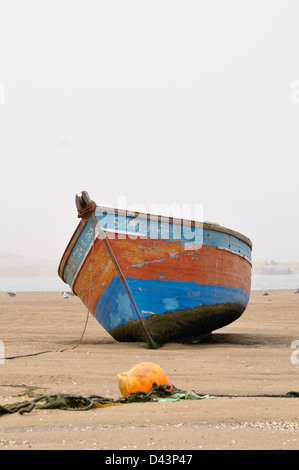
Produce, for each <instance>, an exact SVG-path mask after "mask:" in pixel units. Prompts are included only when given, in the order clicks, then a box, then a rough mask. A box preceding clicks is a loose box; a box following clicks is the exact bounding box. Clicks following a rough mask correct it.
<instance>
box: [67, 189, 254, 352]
mask: <svg viewBox="0 0 299 470" xmlns="http://www.w3.org/2000/svg"><path fill="white" fill-rule="evenodd" d="M81 194H82V195H81V197H78V196H76V204H77V209H78V216H79V217H81V218H82V220H81V221H80V223H79V225H78V227H77V229H76V231H75V233H74V234H73V236H72V238H71V240H70V242H69V244H68V246H67V248H66V250H65V252H64V254H63V257H62V259H61V262H60V265H59V271H58V272H59V276H60V277H61V279H62V280H63V281H64V282H65V283H67V284H68V285H69V286H70V287H71V289H72V291H73V292H74V294H76V295H77V296H78V297H79V298H80V299H81V300H82V301H83V303H84V304H85V305H86V306H87V307H88V308H89V310H90V312H91V313H92V314H93V315H94V317H95V318H96V319H97V320H98V322H99V323H100V324H101V325H102V327H103V328H105V330H107V331H108V332H109V333H110V335H111V336H112V337H113V338H115V339H116V340H118V341H147V342H148V343H149V345H150V346H151V347H155V346H156V345H161V344H163V343H165V342H169V341H188V340H189V339H191V338H192V339H193V340H194V338H197V337H201V336H202V335H206V334H209V333H210V332H212V331H214V330H217V329H219V328H221V327H224V326H225V325H228V324H229V323H231V322H233V321H235V320H236V319H237V318H239V317H240V316H241V315H242V313H243V312H244V310H245V308H246V306H247V304H248V301H249V295H250V287H251V249H252V244H251V241H250V240H249V239H248V238H246V237H245V236H243V235H241V234H240V233H237V232H235V231H232V230H229V229H227V228H224V227H221V226H219V225H217V224H213V223H207V222H204V223H201V222H194V221H191V222H190V221H187V220H183V219H173V218H167V217H163V216H154V215H151V214H146V213H137V212H130V211H125V210H118V209H111V208H105V207H100V206H97V205H96V204H95V203H94V202H93V201H91V200H90V198H89V196H88V194H87V193H86V192H85V191H83V192H82V193H81Z"/></svg>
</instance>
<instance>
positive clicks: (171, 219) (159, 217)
mask: <svg viewBox="0 0 299 470" xmlns="http://www.w3.org/2000/svg"><path fill="white" fill-rule="evenodd" d="M97 210H100V211H103V212H111V213H115V214H120V215H123V216H126V217H134V218H137V217H139V216H141V218H144V219H145V218H146V219H148V218H151V220H158V221H160V222H166V223H169V222H170V223H174V224H176V225H179V224H180V225H182V224H184V223H188V224H191V227H199V228H203V229H204V228H205V229H210V230H215V231H217V232H222V233H227V234H228V235H232V236H234V237H236V238H238V239H240V240H241V241H243V242H245V243H246V244H247V245H248V246H249V247H250V249H252V242H251V240H250V239H249V238H248V237H246V236H245V235H242V234H241V233H240V232H237V231H235V230H231V229H229V228H226V227H223V226H221V225H218V224H217V225H216V224H213V223H212V222H199V221H194V220H187V219H180V218H176V217H167V216H163V215H157V214H150V213H145V212H137V211H131V210H127V209H115V208H112V207H104V206H98V205H97ZM87 223H90V222H89V220H88V219H87V220H84V219H81V220H80V222H79V224H78V225H77V227H76V229H75V231H74V233H73V235H72V237H71V239H70V241H69V243H68V245H67V247H66V249H65V250H64V253H63V255H62V258H61V261H60V263H59V266H58V275H59V277H60V278H61V279H62V280H63V282H65V281H64V279H63V271H64V268H65V265H66V262H67V259H68V257H69V255H70V253H71V251H72V249H73V248H74V246H75V244H76V242H77V240H78V238H79V237H80V234H81V233H82V231H83V229H84V227H85V225H86V224H87ZM115 233H117V230H116V231H115ZM137 236H138V234H137ZM236 254H237V255H240V253H236ZM242 257H243V258H244V259H246V260H247V261H249V260H248V259H247V257H244V256H242ZM249 262H250V261H249ZM250 264H251V262H250Z"/></svg>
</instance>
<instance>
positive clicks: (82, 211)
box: [77, 198, 97, 220]
mask: <svg viewBox="0 0 299 470" xmlns="http://www.w3.org/2000/svg"><path fill="white" fill-rule="evenodd" d="M96 208H97V205H96V203H95V202H94V201H90V202H89V203H88V204H87V205H86V206H85V205H84V203H82V199H81V198H80V207H77V211H78V218H80V219H84V220H87V219H89V217H90V216H91V215H92V214H94V212H95V211H96Z"/></svg>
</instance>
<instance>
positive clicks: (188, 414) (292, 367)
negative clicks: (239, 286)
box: [0, 291, 299, 455]
mask: <svg viewBox="0 0 299 470" xmlns="http://www.w3.org/2000/svg"><path fill="white" fill-rule="evenodd" d="M86 315H87V311H86V308H85V306H84V305H83V304H82V303H81V301H80V300H79V299H78V298H76V297H74V296H70V297H69V298H68V299H64V298H62V296H61V295H60V293H59V292H57V293H55V292H51V293H18V294H17V296H16V297H9V296H8V295H7V294H6V293H0V322H1V323H0V324H1V331H0V340H1V341H2V342H3V343H4V347H5V356H6V357H12V356H22V355H24V356H26V355H30V354H35V353H38V352H42V351H49V352H47V353H45V354H40V355H35V356H27V357H21V358H17V359H12V360H9V359H6V360H5V362H4V364H0V405H6V404H9V403H14V402H18V401H22V400H24V401H27V400H28V399H29V395H32V396H38V395H43V394H51V393H52V394H53V393H74V394H78V395H83V396H88V395H93V394H94V395H102V396H105V397H111V398H113V399H117V398H119V397H120V391H119V389H118V380H117V374H118V373H120V372H123V371H127V370H129V369H130V368H131V367H132V366H133V365H134V364H136V363H138V362H142V361H152V362H155V363H157V364H158V365H160V366H161V367H162V368H163V369H164V370H165V372H166V373H167V375H168V377H169V378H170V380H171V381H172V383H173V384H174V385H175V386H176V387H177V388H179V389H181V390H194V391H195V392H197V393H199V394H208V395H213V396H215V398H211V399H210V398H207V399H202V400H181V401H179V402H175V403H152V402H151V403H132V404H123V405H120V406H111V407H107V408H92V409H91V410H89V411H63V410H36V409H34V410H33V411H31V413H29V414H23V415H20V414H18V413H14V414H6V415H2V416H1V417H0V450H5V449H10V450H17V449H28V450H37V449H45V450H46V449H50V450H55V449H65V450H72V449H78V450H88V449H95V450H96V449H98V450H126V451H128V452H129V453H130V452H131V453H132V452H133V451H138V450H150V451H153V452H154V451H157V450H160V451H165V450H186V451H187V450H199V449H212V450H214V449H250V450H251V449H298V448H299V399H298V398H277V397H272V396H270V397H257V396H253V397H247V396H240V395H283V394H286V393H287V392H289V391H299V380H298V379H299V364H297V362H299V354H298V356H297V355H296V349H292V348H291V344H292V342H293V341H296V340H298V342H299V321H298V320H299V294H295V293H294V291H269V295H268V296H263V293H262V292H261V291H254V292H253V293H252V294H251V298H250V303H249V306H248V308H247V309H246V311H245V313H244V314H243V315H242V317H241V318H240V319H239V320H237V321H236V322H234V323H233V324H231V325H229V326H227V327H225V328H223V329H221V330H218V331H216V332H214V333H213V335H212V336H210V337H209V338H208V339H207V340H206V341H205V342H204V343H201V344H200V343H197V344H189V345H184V344H175V343H169V344H166V345H164V346H163V347H161V348H160V349H155V350H151V349H149V348H148V347H147V345H145V344H142V343H117V342H116V341H114V340H113V339H112V338H111V337H110V335H109V334H108V333H107V332H105V331H104V330H103V329H102V328H101V326H100V325H99V324H98V323H97V322H96V320H95V319H94V318H93V317H92V316H91V315H90V317H89V321H88V325H87V329H86V332H85V335H84V338H83V340H82V342H81V343H80V345H79V346H78V347H76V348H75V349H71V348H72V347H73V346H75V345H76V344H77V342H78V340H79V338H80V337H81V334H82V331H83V329H84V325H85V320H86ZM298 347H299V346H297V348H298ZM65 348H69V349H67V350H66V351H64V352H59V351H61V350H62V349H65ZM292 354H293V355H292ZM217 395H237V396H234V397H219V396H217ZM128 455H129V454H128Z"/></svg>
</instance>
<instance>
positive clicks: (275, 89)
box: [0, 0, 299, 261]
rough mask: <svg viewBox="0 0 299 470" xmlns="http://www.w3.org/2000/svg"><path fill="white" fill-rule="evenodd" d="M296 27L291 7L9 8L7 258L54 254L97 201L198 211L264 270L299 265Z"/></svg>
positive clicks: (1, 31) (3, 33)
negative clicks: (78, 202)
mask: <svg viewBox="0 0 299 470" xmlns="http://www.w3.org/2000/svg"><path fill="white" fill-rule="evenodd" d="M298 18H299V2H298V1H297V0H279V1H278V0H272V1H266V0H246V1H244V0H234V1H233V0H225V1H224V0H215V1H213V0H205V1H204V0H184V1H183V0H179V1H178V0H159V1H156V0H151V1H145V0H84V1H83V0H80V1H79V0H51V1H50V0H43V1H41V0H35V1H34V0H0V103H1V104H0V162H1V168H0V171H1V173H0V175H1V176H0V197H1V230H0V252H13V253H18V254H20V255H23V256H27V257H34V258H51V259H56V258H57V259H59V258H60V257H61V256H62V254H63V251H64V249H65V247H66V244H67V242H68V241H69V239H70V236H71V235H72V233H73V231H74V230H75V228H76V226H77V223H78V219H77V212H76V208H75V203H74V197H75V194H76V193H79V194H80V192H81V190H87V191H88V192H89V194H90V196H91V198H92V199H94V200H95V201H96V202H97V204H99V205H101V204H104V205H105V204H107V205H110V206H115V205H117V204H118V202H119V198H120V197H121V198H122V200H126V203H127V206H128V207H129V208H133V207H134V205H135V206H136V205H139V206H140V205H143V206H145V207H146V208H150V205H151V204H173V203H176V204H190V205H192V206H194V205H196V204H203V211H204V220H212V221H217V222H218V223H220V224H221V225H223V226H226V227H229V228H231V229H234V230H237V231H239V232H241V233H243V234H244V235H246V236H248V237H249V238H251V240H252V242H253V245H254V249H253V259H254V260H255V261H259V260H264V259H269V260H270V259H274V260H277V261H291V260H293V261H299V248H298V246H299V216H298V203H299V189H298V187H299V132H298V131H299V92H298V93H297V95H296V90H297V91H298V89H297V86H298V88H299V81H298V80H299V60H298V57H299V27H298ZM292 87H293V88H292ZM3 88H4V91H3ZM297 98H298V99H297ZM1 100H2V101H1Z"/></svg>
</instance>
